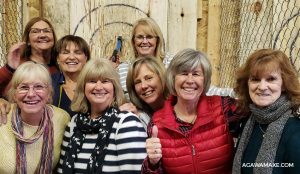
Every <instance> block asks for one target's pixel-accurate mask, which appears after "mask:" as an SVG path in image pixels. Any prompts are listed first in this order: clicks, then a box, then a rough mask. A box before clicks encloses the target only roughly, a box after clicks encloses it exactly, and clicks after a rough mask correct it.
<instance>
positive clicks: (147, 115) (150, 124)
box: [0, 18, 300, 174]
mask: <svg viewBox="0 0 300 174" xmlns="http://www.w3.org/2000/svg"><path fill="white" fill-rule="evenodd" d="M23 41H24V42H21V43H18V44H15V45H13V46H12V47H11V49H10V53H9V54H8V58H7V59H8V60H7V64H6V65H5V66H4V67H2V68H1V69H0V73H1V75H0V76H1V77H0V86H1V88H2V89H4V88H6V89H7V92H6V96H7V98H8V101H9V102H10V103H9V102H7V101H6V100H5V99H0V114H1V116H2V117H1V116H0V118H2V120H0V122H3V123H6V124H5V125H2V126H0V139H1V141H0V164H1V165H0V173H51V172H52V171H53V172H54V171H57V172H58V173H141V172H142V173H267V174H268V173H270V174H271V173H299V171H300V159H299V158H300V151H299V150H297V149H298V148H297V147H298V146H299V145H300V120H298V118H297V117H298V115H297V112H293V110H296V109H298V107H299V106H298V105H299V104H300V83H299V81H298V79H297V78H298V75H297V71H296V70H295V69H294V67H293V66H292V64H291V62H290V61H289V59H288V57H287V56H286V55H285V54H284V53H283V52H281V51H276V50H271V49H263V50H258V51H255V52H254V53H253V54H251V55H250V56H249V58H248V59H247V61H246V63H245V64H244V65H243V66H242V67H240V68H239V69H238V70H237V76H236V86H235V88H234V92H235V96H236V98H238V99H234V98H230V97H229V96H220V95H232V92H231V90H230V89H219V88H215V87H214V86H211V85H210V84H211V75H212V67H211V64H210V62H209V60H208V58H207V56H206V55H205V54H204V53H203V52H201V51H196V50H194V49H184V50H182V51H180V52H179V53H177V54H176V55H175V56H173V55H171V54H164V53H163V52H162V45H163V38H162V33H161V31H160V29H159V27H158V25H157V24H156V23H155V22H154V21H153V20H152V19H150V18H143V19H140V20H138V21H137V22H136V23H135V24H134V25H133V30H132V39H131V46H132V52H133V53H134V55H132V58H131V59H129V60H127V61H126V62H124V63H122V64H120V65H116V64H112V62H111V61H109V60H108V59H103V58H92V59H91V55H90V50H89V46H88V45H87V43H86V42H85V41H84V39H82V38H81V37H78V36H72V35H67V36H64V37H62V38H61V39H60V40H58V41H56V36H55V32H54V29H53V27H52V25H51V24H50V23H49V21H47V20H46V19H43V18H33V19H32V20H31V21H30V22H29V23H28V24H27V26H26V27H25V30H24V34H23ZM29 60H31V61H29ZM114 65H115V66H114ZM46 67H48V68H46ZM115 67H117V69H116V68H115ZM166 68H167V69H166ZM58 70H59V71H58ZM50 74H51V75H50ZM9 82H10V83H9ZM8 83H9V84H8ZM211 94H218V95H215V96H210V95H211ZM128 100H130V101H131V102H132V103H131V104H129V103H127V101H128ZM52 101H53V102H52ZM51 103H53V105H50V104H51ZM6 115H7V116H6ZM241 125H242V126H241ZM147 134H148V136H147ZM42 137H43V138H42ZM233 137H237V138H238V144H237V147H236V152H234V143H233ZM147 138H148V139H147ZM29 154H30V155H29ZM249 163H250V164H254V163H266V164H270V163H278V164H279V165H280V164H285V163H292V164H293V166H292V167H283V166H280V167H276V168H275V167H272V166H264V167H253V166H250V167H249V165H244V164H249ZM245 166H246V167H245Z"/></svg>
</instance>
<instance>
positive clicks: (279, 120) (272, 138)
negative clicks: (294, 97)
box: [232, 95, 292, 174]
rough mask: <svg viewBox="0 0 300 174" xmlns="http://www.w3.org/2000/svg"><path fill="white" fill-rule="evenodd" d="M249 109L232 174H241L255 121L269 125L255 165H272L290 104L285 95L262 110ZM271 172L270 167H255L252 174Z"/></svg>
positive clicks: (290, 110)
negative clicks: (250, 113) (249, 114)
mask: <svg viewBox="0 0 300 174" xmlns="http://www.w3.org/2000/svg"><path fill="white" fill-rule="evenodd" d="M249 107H250V110H251V112H252V115H251V116H250V118H249V120H248V121H247V123H246V125H245V128H244V130H243V133H242V135H241V138H240V142H239V145H238V148H237V151H236V154H235V157H234V161H233V169H232V173H233V174H239V173H241V167H242V159H243V154H244V151H245V149H246V148H247V145H248V142H249V139H250V137H251V134H252V130H253V127H254V124H255V121H256V122H258V123H259V124H269V125H268V128H267V131H266V133H265V137H264V140H263V142H262V144H261V146H260V149H259V152H258V155H257V157H256V160H255V163H274V161H275V156H276V152H277V148H278V144H279V141H280V138H281V134H282V131H283V128H284V125H285V123H286V122H287V120H288V119H289V117H290V115H291V113H292V109H291V102H290V101H289V100H288V99H287V98H286V96H285V95H281V96H280V97H279V98H278V99H277V100H276V101H275V102H274V103H273V104H271V105H269V106H267V107H264V108H262V109H261V108H258V107H257V106H256V105H255V104H250V106H249ZM272 170H273V168H272V167H255V168H254V169H253V173H254V174H261V173H264V174H271V173H272Z"/></svg>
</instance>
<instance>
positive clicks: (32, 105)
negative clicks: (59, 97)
mask: <svg viewBox="0 0 300 174" xmlns="http://www.w3.org/2000/svg"><path fill="white" fill-rule="evenodd" d="M25 82H26V80H25V81H22V82H21V83H20V84H19V86H18V88H17V90H16V94H15V97H14V100H15V101H16V103H17V104H18V106H19V107H20V109H21V115H32V116H33V115H42V114H43V107H44V106H45V105H46V102H47V100H48V99H49V98H50V93H49V90H48V88H44V89H43V90H39V91H38V92H36V91H35V90H34V89H33V88H32V87H41V86H45V84H44V83H43V81H42V80H40V79H39V78H35V80H34V81H33V82H30V83H25ZM24 87H30V89H29V91H28V92H25V93H24V91H22V90H21V88H24Z"/></svg>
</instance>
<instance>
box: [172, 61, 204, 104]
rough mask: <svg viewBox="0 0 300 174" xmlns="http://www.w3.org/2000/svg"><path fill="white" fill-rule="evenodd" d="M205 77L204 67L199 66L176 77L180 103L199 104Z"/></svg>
mask: <svg viewBox="0 0 300 174" xmlns="http://www.w3.org/2000/svg"><path fill="white" fill-rule="evenodd" d="M203 85H204V75H203V70H202V66H201V65H199V66H197V67H196V68H195V69H194V70H192V71H189V72H182V73H179V74H177V75H176V76H175V91H176V94H177V97H178V101H179V100H180V101H181V102H185V103H188V102H193V103H195V102H198V100H199V97H200V96H201V94H202V92H203Z"/></svg>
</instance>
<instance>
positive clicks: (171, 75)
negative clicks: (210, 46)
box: [166, 48, 212, 96]
mask: <svg viewBox="0 0 300 174" xmlns="http://www.w3.org/2000/svg"><path fill="white" fill-rule="evenodd" d="M199 65H201V66H202V70H203V75H204V85H203V92H202V94H201V95H205V94H206V93H207V92H208V90H209V87H210V83H211V74H212V69H211V64H210V61H209V60H208V58H207V56H206V54H205V53H204V52H202V51H197V50H194V49H191V48H187V49H184V50H181V51H180V52H179V53H177V54H176V55H175V56H174V58H173V59H172V61H171V63H170V65H169V67H168V69H167V73H166V84H167V87H168V88H169V91H170V93H171V94H173V95H175V96H177V93H176V90H175V76H176V75H177V74H179V73H182V72H184V71H191V70H193V69H195V68H196V67H197V66H199Z"/></svg>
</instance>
